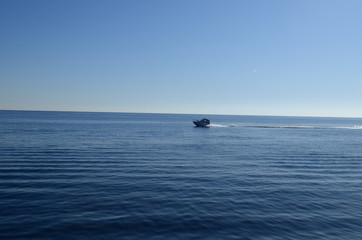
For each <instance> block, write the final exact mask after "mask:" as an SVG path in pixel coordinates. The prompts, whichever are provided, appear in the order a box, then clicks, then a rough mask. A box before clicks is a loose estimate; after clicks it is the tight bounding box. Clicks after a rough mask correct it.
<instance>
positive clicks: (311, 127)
mask: <svg viewBox="0 0 362 240" xmlns="http://www.w3.org/2000/svg"><path fill="white" fill-rule="evenodd" d="M209 127H239V128H285V129H288V128H289V129H353V130H362V126H267V125H260V126H259V125H255V126H254V125H250V126H242V125H234V124H232V125H222V124H210V125H209Z"/></svg>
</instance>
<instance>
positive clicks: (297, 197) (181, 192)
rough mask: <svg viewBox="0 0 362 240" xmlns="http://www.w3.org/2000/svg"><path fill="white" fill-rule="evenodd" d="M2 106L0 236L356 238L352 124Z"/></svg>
mask: <svg viewBox="0 0 362 240" xmlns="http://www.w3.org/2000/svg"><path fill="white" fill-rule="evenodd" d="M202 117H204V116H194V115H167V114H119V113H76V112H72V113H70V112H22V111H0V239H37V240H38V239H77V240H80V239H87V240H90V239H97V240H98V239H262V240H275V239H280V240H282V239H283V240H285V239H293V240H294V239H326V240H327V239H328V240H330V239H361V238H362V147H361V143H362V127H361V126H362V119H343V118H301V117H295V118H293V117H260V116H259V117H257V116H206V117H209V118H210V120H211V121H212V123H213V125H212V126H211V127H210V128H195V127H193V126H192V123H191V120H192V119H194V118H202Z"/></svg>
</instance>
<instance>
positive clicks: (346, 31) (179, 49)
mask: <svg viewBox="0 0 362 240" xmlns="http://www.w3.org/2000/svg"><path fill="white" fill-rule="evenodd" d="M361 11H362V1H359V0H343V1H342V0H318V1H315V0H305V1H293V0H292V1H291V0H275V1H269V0H245V1H238V0H229V1H220V0H218V1H216V0H197V1H191V0H185V1H167V0H154V1H146V0H136V1H131V0H125V1H117V0H107V1H99V0H78V1H70V0H63V1H48V0H34V1H26V0H16V1H10V0H4V1H1V2H0V26H1V29H2V37H1V38H0V43H1V44H0V52H1V54H0V109H2V110H50V111H95V112H144V113H152V112H155V113H191V114H227V115H229V114H230V115H274V116H277V115H279V116H281V115H284V116H335V117H362V112H361V111H359V110H360V109H361V107H360V106H359V104H360V103H361V102H362V94H360V89H361V87H362V81H361V79H362V68H361V67H360V63H361V62H362V44H361V42H362V29H361V27H360V26H361V25H362V15H361V14H360V13H361Z"/></svg>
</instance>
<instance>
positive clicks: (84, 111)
mask: <svg viewBox="0 0 362 240" xmlns="http://www.w3.org/2000/svg"><path fill="white" fill-rule="evenodd" d="M0 111H14V112H15V111H19V112H21V111H22V112H74V113H75V112H79V113H129V114H174V115H217V116H219V115H220V116H258V117H306V118H362V117H351V116H315V115H268V114H231V113H182V112H137V111H135V112H130V111H97V110H92V111H90V110H44V109H43V110H36V109H31V110H30V109H0Z"/></svg>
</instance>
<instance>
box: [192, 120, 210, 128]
mask: <svg viewBox="0 0 362 240" xmlns="http://www.w3.org/2000/svg"><path fill="white" fill-rule="evenodd" d="M192 122H193V123H194V124H195V125H196V127H208V126H209V125H210V120H209V119H207V118H203V119H201V120H194V121H192Z"/></svg>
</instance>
